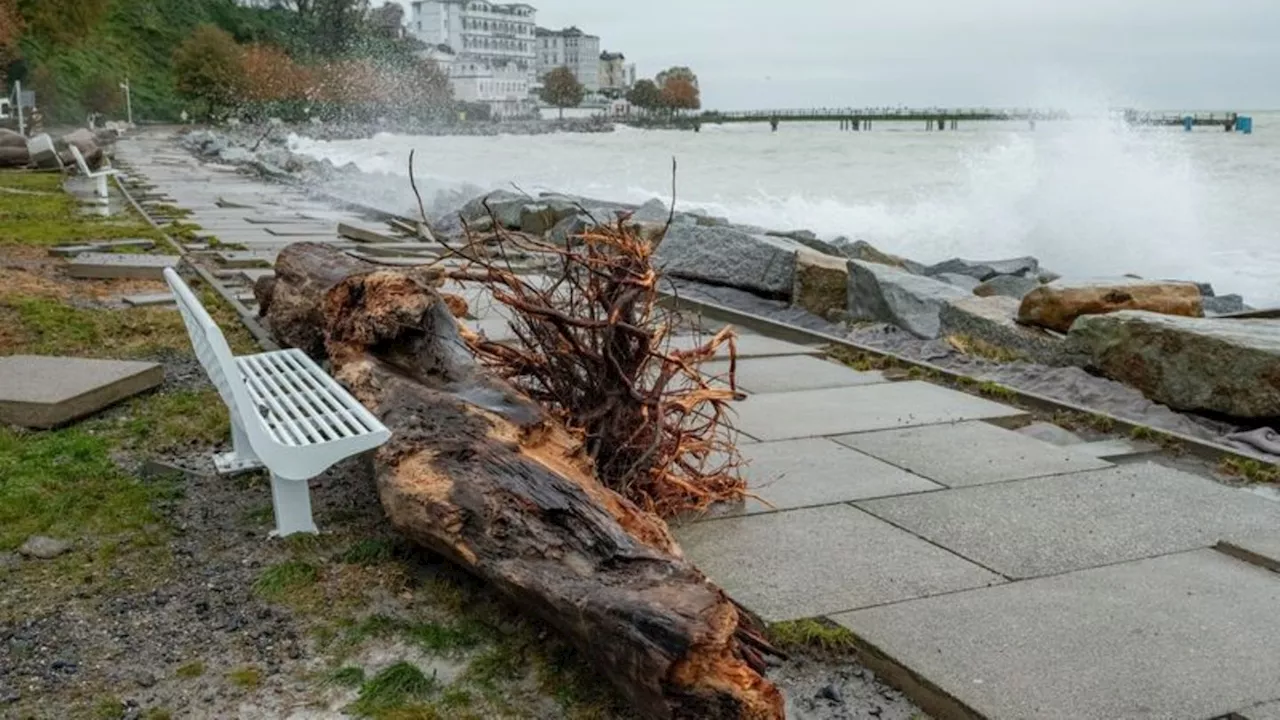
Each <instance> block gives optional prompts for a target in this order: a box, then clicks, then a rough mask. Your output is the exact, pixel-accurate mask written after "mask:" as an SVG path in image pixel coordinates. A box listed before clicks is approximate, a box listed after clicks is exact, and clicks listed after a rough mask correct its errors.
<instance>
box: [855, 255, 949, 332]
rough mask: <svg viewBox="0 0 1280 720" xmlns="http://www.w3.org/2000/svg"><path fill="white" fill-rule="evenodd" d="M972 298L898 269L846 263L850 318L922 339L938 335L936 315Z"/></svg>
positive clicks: (862, 263) (861, 263) (941, 283)
mask: <svg viewBox="0 0 1280 720" xmlns="http://www.w3.org/2000/svg"><path fill="white" fill-rule="evenodd" d="M968 297H973V295H972V294H970V293H969V292H968V291H966V290H963V289H961V288H958V287H956V286H954V285H948V284H947V283H944V282H942V281H940V280H934V279H933V278H928V277H922V276H920V275H915V274H912V273H909V272H907V271H905V270H902V269H901V268H896V267H893V266H890V265H882V264H880V263H874V262H864V261H862V260H851V261H849V314H850V315H852V316H853V317H854V318H856V319H862V320H876V321H879V322H887V323H892V324H894V325H897V326H898V327H900V328H902V329H904V330H906V331H908V332H910V333H911V334H912V335H916V336H918V337H922V338H929V339H932V338H936V337H938V334H939V326H940V320H939V317H938V316H939V314H940V313H941V312H942V308H943V307H944V306H945V305H946V304H947V303H948V302H950V301H952V300H958V299H960V298H968Z"/></svg>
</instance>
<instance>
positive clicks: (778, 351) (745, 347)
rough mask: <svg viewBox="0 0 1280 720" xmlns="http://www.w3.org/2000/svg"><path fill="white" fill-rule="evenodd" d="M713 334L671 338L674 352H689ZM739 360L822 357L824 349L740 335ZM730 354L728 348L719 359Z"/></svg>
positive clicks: (757, 336)
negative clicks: (791, 356)
mask: <svg viewBox="0 0 1280 720" xmlns="http://www.w3.org/2000/svg"><path fill="white" fill-rule="evenodd" d="M712 335H713V333H709V332H708V333H703V334H701V335H679V336H676V337H673V338H671V348H672V349H673V350H689V349H692V348H695V347H698V346H699V345H702V344H703V343H705V342H706V341H707V340H710V339H711V336H712ZM736 342H737V349H738V358H740V359H743V358H761V357H779V356H783V355H821V354H823V353H822V348H820V347H815V346H812V345H797V344H796V343H791V342H787V341H785V340H777V339H775V338H771V337H765V336H764V335H740V336H739V337H738V338H737V341H736ZM728 354H729V350H728V347H727V346H726V347H725V348H724V349H722V350H721V351H720V354H719V355H718V356H717V357H724V356H727V355H728Z"/></svg>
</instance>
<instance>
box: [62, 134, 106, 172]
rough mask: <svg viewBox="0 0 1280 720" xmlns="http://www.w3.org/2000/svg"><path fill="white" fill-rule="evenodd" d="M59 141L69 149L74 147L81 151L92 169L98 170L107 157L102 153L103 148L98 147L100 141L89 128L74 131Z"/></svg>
mask: <svg viewBox="0 0 1280 720" xmlns="http://www.w3.org/2000/svg"><path fill="white" fill-rule="evenodd" d="M59 141H60V142H61V143H63V144H64V145H66V146H68V147H74V148H75V149H77V150H79V151H80V154H81V155H83V156H84V161H85V162H86V163H88V164H89V167H90V168H97V167H99V166H100V165H102V160H103V158H104V157H105V155H104V154H103V152H102V148H100V147H98V140H97V138H96V137H94V135H93V131H92V130H89V129H87V128H79V129H76V130H72V131H71V132H69V133H67V134H66V135H63V136H62V137H61V138H59Z"/></svg>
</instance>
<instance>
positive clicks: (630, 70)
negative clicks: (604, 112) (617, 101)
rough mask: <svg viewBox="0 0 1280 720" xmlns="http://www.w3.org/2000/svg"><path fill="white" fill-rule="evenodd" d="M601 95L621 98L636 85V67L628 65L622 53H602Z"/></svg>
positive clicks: (600, 70)
mask: <svg viewBox="0 0 1280 720" xmlns="http://www.w3.org/2000/svg"><path fill="white" fill-rule="evenodd" d="M599 72H600V80H599V83H600V94H601V95H603V96H605V97H607V98H610V99H614V98H620V97H622V96H623V95H626V94H627V91H628V90H630V89H631V86H632V85H635V84H636V66H635V65H634V64H628V63H627V58H626V56H625V55H623V54H622V53H611V52H603V53H600V69H599Z"/></svg>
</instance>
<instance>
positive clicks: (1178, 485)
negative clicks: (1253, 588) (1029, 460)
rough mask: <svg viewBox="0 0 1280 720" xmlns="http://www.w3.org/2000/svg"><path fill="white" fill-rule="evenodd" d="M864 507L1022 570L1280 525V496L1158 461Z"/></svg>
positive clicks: (986, 561)
mask: <svg viewBox="0 0 1280 720" xmlns="http://www.w3.org/2000/svg"><path fill="white" fill-rule="evenodd" d="M858 507H861V508H863V509H865V510H867V511H868V512H870V513H872V514H873V515H876V516H877V517H880V518H883V519H885V520H888V521H889V522H891V523H894V524H895V525H898V526H899V527H902V528H904V529H906V530H910V531H911V532H914V533H916V534H917V535H920V536H921V537H923V538H925V539H927V540H929V541H931V542H934V543H937V544H938V545H941V546H942V547H945V548H947V549H949V550H951V551H953V552H955V553H957V554H959V555H962V556H964V557H966V558H969V559H971V560H973V561H975V562H977V563H980V564H982V565H983V566H985V567H989V568H991V569H992V570H995V571H996V572H1000V573H1003V574H1005V575H1007V576H1009V577H1013V578H1028V577H1036V576H1040V575H1052V574H1055V573H1062V572H1070V571H1072V570H1079V569H1082V568H1087V567H1094V566H1098V565H1105V564H1108V563H1117V562H1123V561H1126V560H1136V559H1138V558H1144V557H1151V556H1154V555H1162V554H1167V553H1174V552H1181V551H1185V550H1193V549H1198V548H1207V547H1210V546H1212V545H1213V544H1214V543H1216V542H1218V541H1219V540H1222V539H1228V540H1230V539H1235V538H1238V537H1247V536H1248V535H1249V534H1252V533H1258V532H1264V531H1269V530H1273V529H1274V528H1277V527H1280V503H1275V502H1272V501H1270V500H1267V499H1265V498H1262V497H1258V496H1256V495H1253V494H1250V493H1247V492H1242V491H1240V490H1235V489H1232V488H1228V487H1225V486H1223V485H1219V484H1217V483H1215V482H1213V481H1211V480H1206V479H1204V478H1200V477H1196V476H1195V475H1190V474H1188V473H1184V472H1181V471H1178V470H1173V469H1171V468H1166V467H1163V466H1160V465H1155V464H1151V463H1144V464H1139V465H1122V466H1118V467H1114V468H1110V469H1107V470H1095V471H1092V472H1085V473H1076V474H1073V475H1059V476H1056V477H1047V478H1037V479H1033V480H1018V481H1015V482H1009V483H1001V484H997V485H979V486H975V487H966V488H958V489H954V490H945V491H942V492H936V493H927V494H924V495H913V496H910V497H902V498H888V499H885V500H870V501H866V502H860V503H858Z"/></svg>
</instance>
